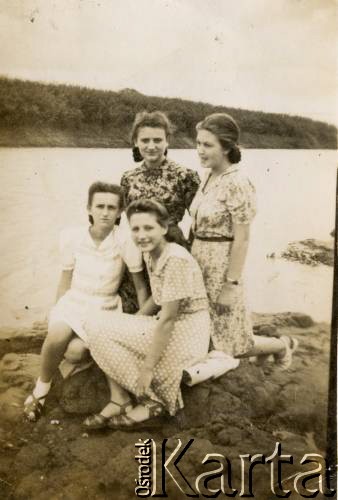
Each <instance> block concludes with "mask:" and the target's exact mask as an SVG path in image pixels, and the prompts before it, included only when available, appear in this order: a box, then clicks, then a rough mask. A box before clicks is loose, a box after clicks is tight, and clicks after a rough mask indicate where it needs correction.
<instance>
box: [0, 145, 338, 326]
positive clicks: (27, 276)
mask: <svg viewBox="0 0 338 500" xmlns="http://www.w3.org/2000/svg"><path fill="white" fill-rule="evenodd" d="M170 156H171V157H172V158H173V159H174V160H177V161H179V162H181V163H182V164H184V165H186V166H189V167H191V168H194V169H197V170H198V171H199V173H201V174H202V175H203V173H204V172H203V171H202V169H200V167H199V162H198V158H197V156H196V153H195V151H192V150H174V151H171V154H170ZM335 161H336V153H335V152H334V151H308V150H306V151H300V150H296V151H291V150H290V151H288V150H286V151H285V150H282V151H280V150H246V151H244V153H243V162H242V163H243V168H245V169H246V170H247V173H248V175H249V176H250V177H251V179H252V180H253V182H254V184H255V186H256V189H257V197H258V215H257V217H256V219H255V220H254V223H253V225H252V231H251V244H250V250H249V256H248V263H247V266H246V276H247V290H248V298H249V302H250V306H251V308H252V309H253V310H254V311H257V312H275V311H286V310H292V311H302V312H307V313H309V314H311V315H312V316H313V317H314V318H315V319H319V320H327V321H328V320H330V311H331V300H332V299H331V294H332V268H328V267H326V266H319V267H317V268H309V267H306V266H303V265H300V264H297V263H293V262H286V261H281V260H274V261H273V260H269V259H266V254H268V253H271V252H273V251H278V250H280V249H282V248H285V246H286V245H287V243H288V242H289V241H293V240H300V239H304V238H319V239H329V238H330V236H329V233H330V231H331V230H332V229H333V227H334V208H335V207H334V203H335V182H336V179H335V177H336V172H335ZM132 166H133V162H132V159H131V154H130V151H129V150H119V149H114V150H110V149H62V148H58V149H49V148H35V149H31V148H21V149H14V148H3V149H0V180H1V186H2V189H1V192H0V206H1V210H0V218H1V227H2V238H1V266H0V278H1V284H0V303H1V306H0V307H1V309H0V315H1V320H0V321H1V324H2V325H10V324H11V325H13V324H14V325H15V324H22V323H24V324H30V323H31V322H32V321H33V320H35V319H42V318H43V317H45V316H46V314H47V312H48V309H49V307H50V305H51V304H52V303H53V300H54V294H55V288H56V281H57V277H58V272H59V267H58V234H59V231H60V229H61V228H62V227H64V226H67V225H76V224H86V223H87V216H86V211H85V207H86V201H87V200H86V192H87V188H88V186H89V184H90V183H91V182H92V181H94V180H97V179H101V180H107V181H110V182H119V179H120V177H121V175H122V173H123V172H124V171H125V170H126V169H128V168H131V167H132ZM188 224H189V218H188V217H186V218H185V221H184V224H183V225H184V227H185V228H187V226H188Z"/></svg>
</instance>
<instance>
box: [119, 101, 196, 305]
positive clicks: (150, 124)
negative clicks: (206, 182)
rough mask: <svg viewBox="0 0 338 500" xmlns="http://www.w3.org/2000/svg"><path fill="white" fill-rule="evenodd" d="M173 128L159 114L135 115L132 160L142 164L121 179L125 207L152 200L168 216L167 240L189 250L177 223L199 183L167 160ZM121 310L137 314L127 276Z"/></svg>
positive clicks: (163, 116)
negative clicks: (158, 204) (159, 205)
mask: <svg viewBox="0 0 338 500" xmlns="http://www.w3.org/2000/svg"><path fill="white" fill-rule="evenodd" d="M171 132H172V125H171V123H170V121H169V119H168V118H167V116H166V115H165V114H164V113H162V112H161V111H153V112H151V113H148V112H142V113H138V114H137V115H136V117H135V121H134V123H133V127H132V131H131V139H132V144H133V156H134V160H135V161H136V162H141V163H140V164H139V165H138V166H137V167H136V168H133V169H131V170H127V171H126V172H125V173H124V174H123V176H122V178H121V186H122V188H123V191H124V201H125V206H128V205H129V204H130V203H131V202H133V201H136V200H139V199H141V198H142V199H155V200H157V201H158V202H160V203H162V204H163V205H164V206H165V207H166V209H167V211H168V213H169V229H168V236H167V238H168V240H169V241H175V242H176V243H178V244H180V245H182V246H184V247H186V248H187V247H188V242H187V240H186V239H185V237H184V235H183V233H182V230H181V228H180V227H179V226H178V223H179V222H180V221H181V220H182V219H183V216H184V214H185V211H186V209H189V207H190V204H191V202H192V200H193V198H194V196H195V194H196V192H197V189H198V186H199V184H200V179H199V176H198V174H197V172H194V171H193V170H191V169H189V168H186V167H183V166H182V165H179V164H177V163H176V162H174V161H172V160H170V159H169V158H167V152H168V146H169V138H170V134H171ZM119 293H120V295H121V297H122V303H123V310H124V311H125V312H128V313H134V312H136V310H137V300H136V294H135V292H134V289H133V285H132V282H131V280H130V279H129V276H128V275H126V276H125V278H124V279H123V282H122V284H121V288H120V291H119Z"/></svg>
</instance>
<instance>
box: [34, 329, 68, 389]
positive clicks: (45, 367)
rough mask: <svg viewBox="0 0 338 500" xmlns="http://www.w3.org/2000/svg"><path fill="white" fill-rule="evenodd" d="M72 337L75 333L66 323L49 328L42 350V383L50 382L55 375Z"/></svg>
mask: <svg viewBox="0 0 338 500" xmlns="http://www.w3.org/2000/svg"><path fill="white" fill-rule="evenodd" d="M72 336H73V331H72V329H71V328H70V327H69V326H68V325H66V323H62V322H60V323H54V324H53V325H52V326H51V327H50V328H49V331H48V334H47V337H46V340H45V341H44V343H43V346H42V350H41V357H42V359H41V372H40V380H41V381H42V382H50V381H51V379H52V378H53V376H54V375H55V373H56V371H57V369H58V366H59V364H60V363H61V361H62V359H63V356H64V353H65V351H66V349H67V346H68V343H69V341H70V339H71V338H72Z"/></svg>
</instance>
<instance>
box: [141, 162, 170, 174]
mask: <svg viewBox="0 0 338 500" xmlns="http://www.w3.org/2000/svg"><path fill="white" fill-rule="evenodd" d="M168 164H169V162H168V160H167V158H164V160H163V161H162V163H161V164H160V165H159V166H158V167H156V168H149V167H147V165H146V163H145V161H144V160H143V162H142V163H141V165H140V169H141V171H142V173H144V174H145V175H149V176H152V175H158V174H159V173H162V171H163V170H164V168H165V167H167V166H168Z"/></svg>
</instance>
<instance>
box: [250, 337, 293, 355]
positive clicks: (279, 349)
mask: <svg viewBox="0 0 338 500" xmlns="http://www.w3.org/2000/svg"><path fill="white" fill-rule="evenodd" d="M254 340H255V345H254V347H253V348H252V349H251V350H250V351H248V352H246V353H245V354H243V357H245V358H247V357H250V356H262V355H266V356H268V355H269V354H281V355H283V354H284V353H285V344H284V342H283V341H282V340H280V339H279V338H277V337H263V336H260V335H254Z"/></svg>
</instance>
